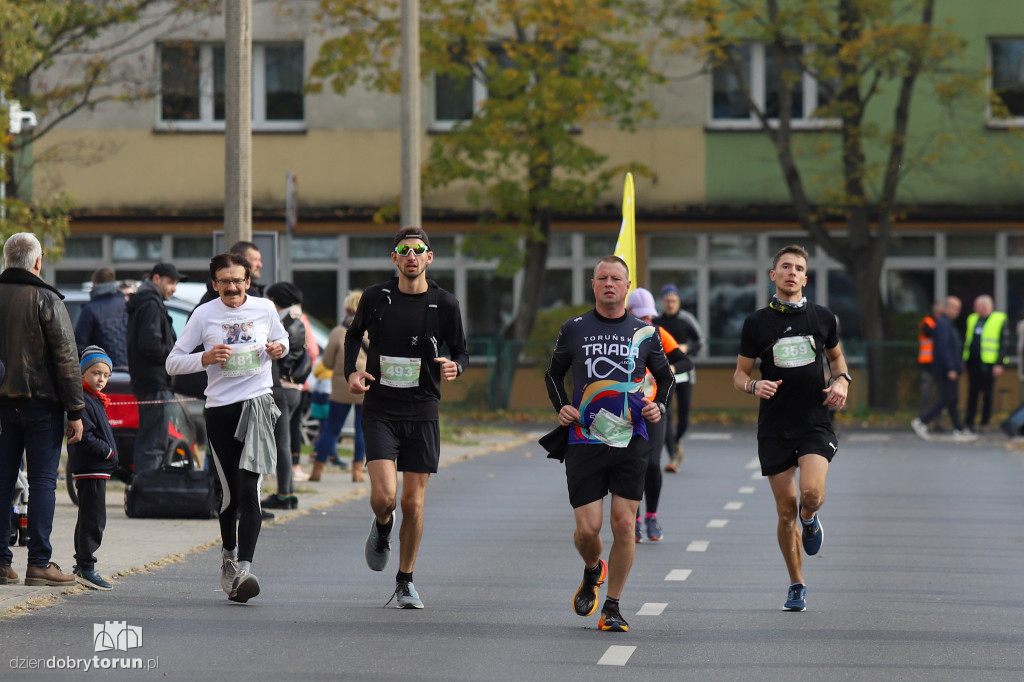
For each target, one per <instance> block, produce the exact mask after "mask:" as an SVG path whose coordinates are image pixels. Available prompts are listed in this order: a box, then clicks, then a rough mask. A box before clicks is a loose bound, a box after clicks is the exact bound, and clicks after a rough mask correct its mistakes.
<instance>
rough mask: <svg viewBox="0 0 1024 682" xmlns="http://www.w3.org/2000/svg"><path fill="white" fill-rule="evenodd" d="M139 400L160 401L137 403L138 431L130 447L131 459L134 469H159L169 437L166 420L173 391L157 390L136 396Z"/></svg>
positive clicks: (165, 452) (169, 411)
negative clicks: (146, 403)
mask: <svg viewBox="0 0 1024 682" xmlns="http://www.w3.org/2000/svg"><path fill="white" fill-rule="evenodd" d="M136 399H137V400H139V401H140V402H141V401H147V402H148V401H160V402H158V403H156V404H153V405H139V432H138V434H137V435H136V436H135V446H134V447H133V448H132V459H133V461H134V463H135V471H147V470H149V469H159V468H160V465H161V464H163V461H164V456H165V455H166V454H167V446H168V443H169V440H170V439H169V438H168V435H167V422H169V421H170V420H171V409H170V408H171V404H170V402H168V401H170V400H173V399H174V392H173V391H157V392H156V393H149V394H146V395H140V396H136Z"/></svg>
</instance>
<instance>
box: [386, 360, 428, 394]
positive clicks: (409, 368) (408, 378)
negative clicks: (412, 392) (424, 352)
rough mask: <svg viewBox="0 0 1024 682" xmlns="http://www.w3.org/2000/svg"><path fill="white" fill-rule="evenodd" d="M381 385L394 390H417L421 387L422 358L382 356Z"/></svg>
mask: <svg viewBox="0 0 1024 682" xmlns="http://www.w3.org/2000/svg"><path fill="white" fill-rule="evenodd" d="M380 383H381V384H382V385H384V386H391V387H392V388H416V387H417V386H419V385H420V358H396V357H391V356H390V355H382V356H380Z"/></svg>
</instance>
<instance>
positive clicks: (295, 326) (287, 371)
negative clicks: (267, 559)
mask: <svg viewBox="0 0 1024 682" xmlns="http://www.w3.org/2000/svg"><path fill="white" fill-rule="evenodd" d="M266 293H267V296H266V297H267V298H268V299H270V300H271V301H273V302H274V306H275V307H276V308H277V312H278V314H279V315H280V316H281V324H282V325H283V326H284V329H285V331H286V332H288V352H287V353H286V354H285V356H284V357H282V358H280V359H279V360H275V361H274V364H273V366H272V368H271V376H272V377H273V380H274V389H273V390H274V403H275V404H276V405H277V409H279V410H281V416H280V417H279V418H278V420H277V423H276V424H275V425H274V439H275V440H276V441H277V494H276V495H270V496H268V497H267V498H266V499H264V500H263V501H262V502H261V503H260V507H261V508H267V509H296V508H297V507H298V506H299V498H298V497H296V496H295V481H296V480H309V475H308V474H306V473H305V472H304V471H302V469H301V468H300V467H299V462H298V456H297V453H298V449H299V444H298V443H292V438H291V419H292V415H293V414H294V413H295V411H296V410H297V409H299V403H300V402H301V401H302V390H301V389H302V381H305V378H306V376H308V375H309V370H310V363H309V354H308V353H307V352H306V327H305V325H303V324H302V320H301V319H299V318H298V317H295V316H294V315H292V313H291V307H292V306H293V305H295V304H296V303H302V291H301V290H300V289H299V288H298V287H297V286H295V285H294V284H292V283H291V282H278V283H276V284H273V285H271V286H270V287H269V288H268V289H267V292H266ZM300 376H301V380H300V378H299V377H300ZM293 451H294V453H295V457H293Z"/></svg>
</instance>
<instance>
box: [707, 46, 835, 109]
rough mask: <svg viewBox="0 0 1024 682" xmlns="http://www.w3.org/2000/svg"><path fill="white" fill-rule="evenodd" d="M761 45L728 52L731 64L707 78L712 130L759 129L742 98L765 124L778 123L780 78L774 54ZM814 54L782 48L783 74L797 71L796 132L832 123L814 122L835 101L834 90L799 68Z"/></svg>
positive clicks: (799, 48)
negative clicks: (762, 114) (767, 121)
mask: <svg viewBox="0 0 1024 682" xmlns="http://www.w3.org/2000/svg"><path fill="white" fill-rule="evenodd" d="M777 49H778V48H776V47H774V46H772V45H766V44H764V43H745V44H743V45H735V46H732V47H730V48H728V50H729V53H730V55H731V57H732V59H731V61H730V63H726V64H718V65H716V66H715V67H714V68H713V69H712V73H711V101H710V105H709V106H710V111H709V112H708V120H709V122H710V125H711V126H712V127H715V128H751V127H756V126H759V125H760V122H759V121H758V120H757V117H756V116H755V115H754V110H753V109H752V108H751V106H750V104H749V103H748V102H747V98H746V96H745V94H744V92H749V94H750V99H751V100H752V101H753V103H754V104H755V105H756V106H757V108H758V109H761V110H762V111H764V112H765V114H766V115H767V117H768V118H769V119H777V118H778V116H779V109H780V99H779V97H780V92H781V87H780V86H781V78H782V73H780V70H779V68H778V67H779V64H778V61H779V60H778V59H777V55H776V50H777ZM811 49H813V48H809V47H806V46H802V45H794V46H791V47H789V48H786V50H785V54H783V55H782V61H783V63H784V64H785V65H786V66H785V69H784V70H785V71H786V72H792V71H799V72H800V73H801V77H800V82H798V83H793V84H791V90H790V104H791V108H792V112H793V118H792V120H793V125H794V126H795V127H805V128H806V127H817V126H821V125H824V124H828V123H830V121H829V120H828V119H822V118H816V117H815V116H814V113H815V111H817V110H818V109H819V108H820V107H821V106H823V105H825V104H827V103H828V102H829V101H831V99H832V98H833V97H834V95H835V88H834V85H833V84H832V83H831V82H829V81H822V80H819V79H818V78H817V77H816V76H815V75H814V74H812V73H811V72H810V71H808V70H806V69H805V68H803V67H802V66H801V64H802V62H804V60H805V57H806V55H807V54H808V53H809V51H810V50H811Z"/></svg>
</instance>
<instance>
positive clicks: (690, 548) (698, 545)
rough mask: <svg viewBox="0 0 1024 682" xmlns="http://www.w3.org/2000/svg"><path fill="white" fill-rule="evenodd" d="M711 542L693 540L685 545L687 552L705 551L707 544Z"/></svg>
mask: <svg viewBox="0 0 1024 682" xmlns="http://www.w3.org/2000/svg"><path fill="white" fill-rule="evenodd" d="M710 544H711V543H710V542H708V541H707V540H694V541H693V542H691V543H690V544H688V545H687V546H686V551H687V552H706V551H708V545H710Z"/></svg>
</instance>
